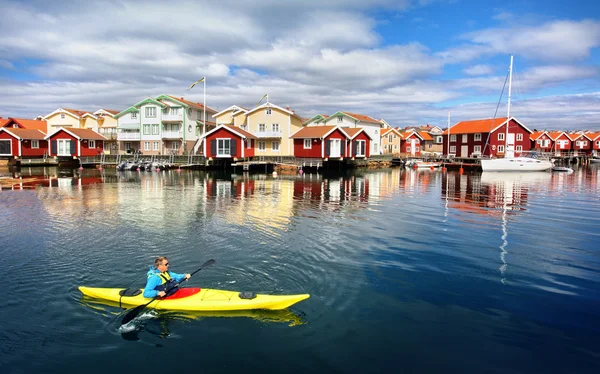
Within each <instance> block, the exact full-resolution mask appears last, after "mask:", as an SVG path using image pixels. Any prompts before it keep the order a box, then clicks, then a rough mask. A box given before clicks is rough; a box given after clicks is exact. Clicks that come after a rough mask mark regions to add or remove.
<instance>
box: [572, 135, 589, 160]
mask: <svg viewBox="0 0 600 374" xmlns="http://www.w3.org/2000/svg"><path fill="white" fill-rule="evenodd" d="M567 135H568V136H569V139H571V151H572V152H573V156H582V155H591V154H592V143H593V142H592V139H590V137H589V136H588V135H587V134H583V133H574V134H567Z"/></svg>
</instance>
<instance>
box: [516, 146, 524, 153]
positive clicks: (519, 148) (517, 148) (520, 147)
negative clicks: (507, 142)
mask: <svg viewBox="0 0 600 374" xmlns="http://www.w3.org/2000/svg"><path fill="white" fill-rule="evenodd" d="M515 150H516V151H518V152H522V151H523V146H522V145H517V146H515Z"/></svg>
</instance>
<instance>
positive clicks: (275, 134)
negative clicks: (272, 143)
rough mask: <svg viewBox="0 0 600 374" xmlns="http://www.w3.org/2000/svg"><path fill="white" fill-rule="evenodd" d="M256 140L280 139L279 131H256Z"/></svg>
mask: <svg viewBox="0 0 600 374" xmlns="http://www.w3.org/2000/svg"><path fill="white" fill-rule="evenodd" d="M254 136H256V137H257V138H281V132H279V131H257V132H255V133H254Z"/></svg>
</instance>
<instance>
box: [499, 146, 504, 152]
mask: <svg viewBox="0 0 600 374" xmlns="http://www.w3.org/2000/svg"><path fill="white" fill-rule="evenodd" d="M498 153H504V146H503V145H499V146H498Z"/></svg>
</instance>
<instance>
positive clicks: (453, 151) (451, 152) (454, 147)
mask: <svg viewBox="0 0 600 374" xmlns="http://www.w3.org/2000/svg"><path fill="white" fill-rule="evenodd" d="M450 154H454V155H455V154H456V146H455V145H451V146H450Z"/></svg>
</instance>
